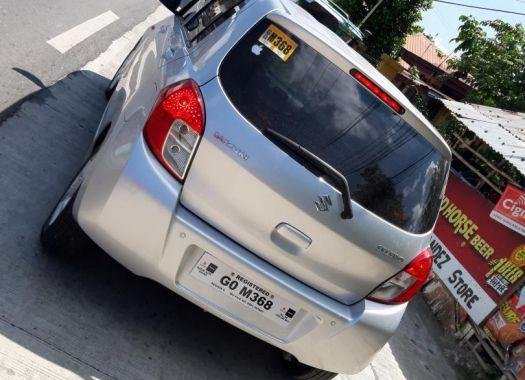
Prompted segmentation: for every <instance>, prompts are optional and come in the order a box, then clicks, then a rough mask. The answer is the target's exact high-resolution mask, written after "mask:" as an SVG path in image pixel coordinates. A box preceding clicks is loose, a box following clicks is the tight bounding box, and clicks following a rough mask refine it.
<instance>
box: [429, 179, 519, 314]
mask: <svg viewBox="0 0 525 380" xmlns="http://www.w3.org/2000/svg"><path fill="white" fill-rule="evenodd" d="M493 208H494V206H493V204H492V203H490V202H489V201H488V200H486V199H485V198H484V197H483V196H482V195H480V194H479V193H478V192H477V191H476V190H475V189H473V188H472V187H471V186H470V185H468V184H467V183H465V182H463V181H462V180H461V179H460V178H459V177H457V176H455V175H454V174H451V175H450V178H449V181H448V185H447V191H446V196H445V198H444V200H443V203H442V205H441V209H440V214H439V219H438V222H437V225H436V228H435V231H434V234H435V236H434V238H433V240H432V242H431V248H432V251H433V253H434V272H436V274H437V275H438V276H439V277H440V278H441V280H442V281H443V282H444V283H445V285H446V286H447V287H448V289H449V290H450V291H451V293H452V295H453V296H454V297H455V298H456V300H457V301H458V302H459V303H460V304H461V305H462V306H463V307H464V308H465V310H466V311H467V313H469V315H470V316H471V318H472V319H473V320H474V321H475V322H477V323H481V322H482V321H483V320H484V319H485V318H486V317H487V316H488V315H489V314H490V313H491V312H492V311H493V310H494V309H495V307H496V306H497V305H498V304H499V303H500V302H501V301H503V300H504V299H505V298H506V297H507V296H508V295H510V294H511V292H512V291H513V290H514V289H515V288H516V286H517V285H518V283H519V282H520V280H521V279H522V277H523V275H524V270H525V238H524V237H523V236H521V235H520V234H518V233H516V232H514V231H512V230H511V229H509V228H507V227H506V226H504V225H502V224H500V223H497V222H495V221H494V220H493V219H491V217H490V214H491V212H492V210H493Z"/></svg>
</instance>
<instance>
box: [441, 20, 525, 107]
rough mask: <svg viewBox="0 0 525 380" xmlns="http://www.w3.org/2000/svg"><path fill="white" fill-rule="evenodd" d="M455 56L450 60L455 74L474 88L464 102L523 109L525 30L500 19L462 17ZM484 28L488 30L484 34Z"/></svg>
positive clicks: (521, 26)
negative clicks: (456, 56) (487, 19)
mask: <svg viewBox="0 0 525 380" xmlns="http://www.w3.org/2000/svg"><path fill="white" fill-rule="evenodd" d="M460 21H461V22H462V25H461V26H460V27H459V34H458V36H457V37H456V38H454V39H453V40H452V41H454V42H456V43H457V44H458V46H457V48H456V49H455V52H456V53H458V54H460V56H459V57H458V58H453V59H450V60H449V65H450V67H451V68H453V69H454V70H456V71H457V72H456V74H455V75H456V76H458V77H460V78H463V79H464V80H465V81H467V83H469V84H471V85H472V86H473V87H474V90H473V91H472V92H471V93H470V94H469V95H468V96H467V99H466V100H467V101H470V102H473V103H479V104H484V105H487V106H495V107H499V108H505V109H509V110H512V111H525V29H524V27H523V25H521V24H517V25H515V26H513V25H511V24H508V23H506V22H503V21H501V20H492V21H481V22H480V21H477V20H475V19H474V18H473V17H472V16H468V17H467V16H461V17H460ZM487 29H488V30H491V33H487Z"/></svg>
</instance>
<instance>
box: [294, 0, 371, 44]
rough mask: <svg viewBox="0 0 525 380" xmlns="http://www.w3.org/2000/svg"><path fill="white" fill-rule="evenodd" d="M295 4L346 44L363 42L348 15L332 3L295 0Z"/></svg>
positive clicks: (328, 1)
mask: <svg viewBox="0 0 525 380" xmlns="http://www.w3.org/2000/svg"><path fill="white" fill-rule="evenodd" d="M295 2H297V4H299V5H300V6H301V7H302V8H304V9H305V10H306V11H307V12H308V13H310V14H311V15H312V16H313V17H315V19H316V20H317V21H319V22H320V23H321V24H323V25H324V26H326V27H327V28H328V29H330V30H331V31H332V32H334V33H335V34H337V35H338V36H339V37H341V38H342V39H343V41H345V42H346V43H347V44H350V43H353V42H356V43H358V42H363V40H364V35H363V33H362V32H361V30H360V29H359V28H358V27H357V26H356V25H355V24H354V23H352V21H350V17H349V15H348V13H346V12H345V11H344V10H343V9H342V8H341V7H340V6H339V5H337V4H336V3H334V2H333V1H331V0H295Z"/></svg>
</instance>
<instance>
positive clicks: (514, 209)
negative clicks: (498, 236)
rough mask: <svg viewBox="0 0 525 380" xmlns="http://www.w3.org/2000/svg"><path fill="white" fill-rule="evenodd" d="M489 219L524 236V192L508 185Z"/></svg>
mask: <svg viewBox="0 0 525 380" xmlns="http://www.w3.org/2000/svg"><path fill="white" fill-rule="evenodd" d="M490 217H491V218H492V219H494V220H497V221H498V222H500V223H501V224H503V225H505V226H507V227H509V228H510V229H512V230H514V231H516V232H517V233H519V234H520V235H524V236H525V192H524V191H523V190H520V189H518V188H516V187H514V186H511V185H508V186H507V189H506V190H505V192H504V193H503V195H502V196H501V198H500V199H499V202H498V204H497V205H496V207H494V210H492V212H491V213H490Z"/></svg>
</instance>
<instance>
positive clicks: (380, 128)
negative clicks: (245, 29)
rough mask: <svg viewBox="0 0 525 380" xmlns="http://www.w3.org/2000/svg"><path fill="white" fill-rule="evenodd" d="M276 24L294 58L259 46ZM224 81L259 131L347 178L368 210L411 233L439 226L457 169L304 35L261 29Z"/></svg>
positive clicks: (230, 60)
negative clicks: (447, 190) (280, 138)
mask: <svg viewBox="0 0 525 380" xmlns="http://www.w3.org/2000/svg"><path fill="white" fill-rule="evenodd" d="M270 25H273V27H278V28H279V29H280V30H281V31H282V32H283V33H285V34H286V35H287V36H288V38H291V39H292V40H293V42H295V43H296V44H297V47H296V48H295V49H294V50H293V53H292V54H291V55H290V56H289V57H288V58H287V59H283V57H282V55H281V56H279V54H276V53H275V52H273V51H271V50H270V49H269V48H268V47H266V46H265V45H263V44H261V43H260V42H259V38H260V37H261V36H262V35H263V33H265V32H266V33H267V32H268V28H269V27H270ZM219 77H220V81H221V83H222V86H223V88H224V91H225V92H226V94H227V96H228V97H229V99H230V100H231V101H232V103H233V104H234V105H235V107H236V108H237V110H238V111H239V112H240V113H241V114H242V115H243V116H244V117H245V118H246V119H248V120H249V121H250V123H251V124H253V125H254V126H255V127H256V128H259V129H265V128H271V129H273V130H275V131H277V132H279V133H280V134H282V135H284V136H286V137H288V138H289V139H291V140H293V141H295V142H296V143H298V144H300V145H301V146H303V147H304V148H306V149H308V150H309V151H310V152H312V153H313V154H315V155H317V156H318V157H319V158H321V159H322V160H324V161H325V162H327V163H329V164H330V165H331V166H333V167H334V168H335V169H336V170H338V171H339V172H340V173H342V174H343V175H344V176H345V177H346V179H347V181H348V183H349V186H350V190H351V193H352V199H353V200H354V201H356V202H358V203H359V204H360V205H361V206H363V207H365V208H367V209H368V210H369V211H371V212H373V213H375V214H376V215H378V216H380V217H381V218H383V219H385V220H387V221H388V222H390V223H392V224H394V225H396V226H398V227H401V228H403V229H404V230H406V231H408V232H412V233H424V232H427V231H429V230H430V229H431V228H432V227H433V225H434V223H435V220H436V218H437V213H438V209H439V206H440V202H441V197H442V194H443V189H444V185H445V180H446V176H447V173H448V168H449V162H448V161H447V160H446V159H444V157H443V156H442V154H441V153H440V152H439V151H438V150H436V149H435V147H434V146H433V145H432V144H430V143H429V142H428V141H427V140H426V139H425V138H424V137H423V136H421V135H420V134H419V133H418V132H417V131H416V130H415V129H414V128H413V127H412V126H411V125H409V124H408V123H407V122H406V121H405V120H404V119H403V118H402V117H401V116H400V115H398V114H396V113H395V112H393V111H392V110H391V109H390V108H389V107H387V106H386V105H385V104H384V103H383V102H381V101H380V100H378V99H377V98H376V97H375V96H374V95H373V94H372V93H370V92H369V91H368V90H367V89H365V88H364V87H363V86H362V85H361V84H359V83H358V82H357V81H356V80H355V79H354V78H353V77H352V76H350V75H349V73H346V72H344V71H342V70H341V69H340V68H339V67H337V66H335V65H334V64H333V63H332V62H331V61H329V60H328V59H327V58H325V57H324V56H323V55H322V54H320V53H318V52H317V51H316V50H314V49H313V48H312V47H310V46H309V45H308V44H306V43H305V42H303V41H301V40H300V39H299V38H298V37H297V36H295V35H293V34H291V33H289V32H287V31H286V30H285V29H284V28H282V27H280V26H277V25H275V24H271V23H270V22H269V21H268V20H264V21H263V22H260V23H259V24H257V25H256V26H255V27H254V28H253V29H252V30H251V31H250V32H249V33H247V35H245V36H244V37H243V38H242V39H241V41H240V42H239V43H238V44H237V45H236V46H235V47H234V48H233V49H232V50H231V51H230V53H229V54H228V55H227V56H226V58H225V59H224V61H223V63H222V64H221V67H220V70H219ZM305 166H306V165H305Z"/></svg>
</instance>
